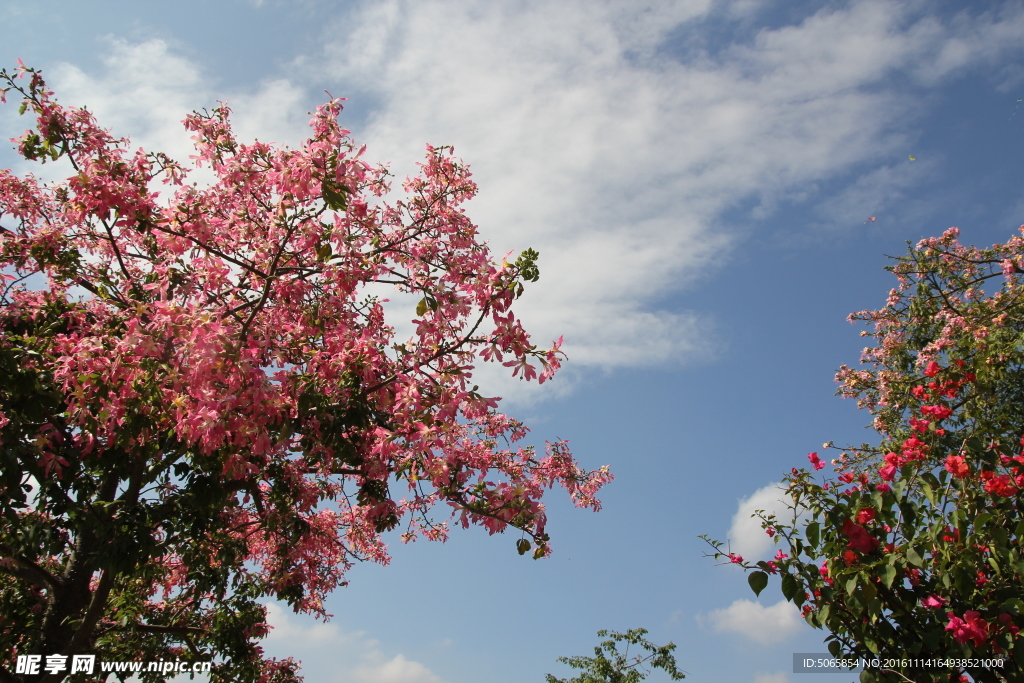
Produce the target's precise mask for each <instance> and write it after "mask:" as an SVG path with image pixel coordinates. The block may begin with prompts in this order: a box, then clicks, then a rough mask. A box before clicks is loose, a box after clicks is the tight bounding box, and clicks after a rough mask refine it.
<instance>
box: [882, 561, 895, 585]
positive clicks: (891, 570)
mask: <svg viewBox="0 0 1024 683" xmlns="http://www.w3.org/2000/svg"><path fill="white" fill-rule="evenodd" d="M895 580H896V567H894V566H892V565H891V564H887V565H885V568H884V569H883V570H882V582H883V583H884V584H885V587H886V588H892V582H893V581H895Z"/></svg>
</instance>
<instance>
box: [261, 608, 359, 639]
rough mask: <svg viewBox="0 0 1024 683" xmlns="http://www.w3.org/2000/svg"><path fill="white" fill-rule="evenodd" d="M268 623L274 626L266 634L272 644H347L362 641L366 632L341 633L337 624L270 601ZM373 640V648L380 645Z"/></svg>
mask: <svg viewBox="0 0 1024 683" xmlns="http://www.w3.org/2000/svg"><path fill="white" fill-rule="evenodd" d="M267 623H268V624H270V625H271V626H272V627H273V628H271V629H270V634H269V635H267V637H266V641H267V643H270V644H280V645H290V646H301V647H318V648H319V647H324V646H329V645H333V646H336V647H344V646H350V645H353V644H356V643H359V642H361V641H362V640H363V639H364V635H365V634H364V633H363V632H362V631H356V632H354V633H342V632H341V630H340V629H339V628H338V627H337V626H335V625H334V624H329V623H328V624H325V623H323V622H321V621H316V620H314V619H312V618H310V617H299V616H296V615H295V614H294V613H293V612H290V611H289V610H288V609H287V608H285V607H284V606H283V605H281V604H279V603H276V602H271V603H267ZM370 643H371V645H372V646H373V647H376V646H377V643H376V641H370Z"/></svg>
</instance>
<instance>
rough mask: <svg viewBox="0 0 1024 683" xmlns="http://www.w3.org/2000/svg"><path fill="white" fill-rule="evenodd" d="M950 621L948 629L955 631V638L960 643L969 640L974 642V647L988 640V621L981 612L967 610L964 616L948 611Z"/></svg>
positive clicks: (947, 625)
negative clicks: (982, 616)
mask: <svg viewBox="0 0 1024 683" xmlns="http://www.w3.org/2000/svg"><path fill="white" fill-rule="evenodd" d="M946 616H948V617H949V623H948V624H946V630H947V631H952V632H953V638H954V639H955V640H956V642H958V643H966V642H967V641H968V640H970V641H973V642H974V647H981V646H982V645H984V644H985V641H986V640H988V622H987V621H985V620H984V619H982V618H981V612H975V611H974V610H967V611H966V612H964V618H963V619H961V618H960V617H958V616H956V615H955V614H954V613H953V612H948V613H947V615H946Z"/></svg>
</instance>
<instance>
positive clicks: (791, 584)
mask: <svg viewBox="0 0 1024 683" xmlns="http://www.w3.org/2000/svg"><path fill="white" fill-rule="evenodd" d="M798 588H799V587H798V586H797V583H796V579H795V578H794V577H793V575H792V574H786V575H785V576H783V577H782V595H783V596H784V597H785V598H786V599H787V600H792V599H793V596H794V595H796V592H797V589H798Z"/></svg>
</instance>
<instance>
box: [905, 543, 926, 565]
mask: <svg viewBox="0 0 1024 683" xmlns="http://www.w3.org/2000/svg"><path fill="white" fill-rule="evenodd" d="M907 562H909V563H910V564H912V565H914V566H915V567H923V566H924V558H922V557H921V556H920V555H919V554H918V553H917V551H916V550H914V548H913V546H907Z"/></svg>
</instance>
